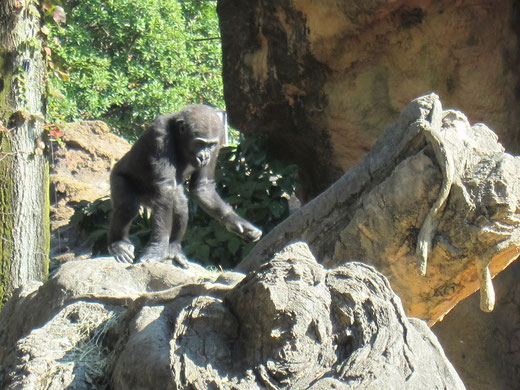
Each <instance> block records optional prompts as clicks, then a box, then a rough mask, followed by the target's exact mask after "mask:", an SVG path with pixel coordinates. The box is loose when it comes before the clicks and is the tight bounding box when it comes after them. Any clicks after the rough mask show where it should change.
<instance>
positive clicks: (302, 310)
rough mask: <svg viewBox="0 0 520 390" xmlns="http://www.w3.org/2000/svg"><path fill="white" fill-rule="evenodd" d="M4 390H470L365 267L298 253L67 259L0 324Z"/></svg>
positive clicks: (11, 305) (21, 294) (20, 295)
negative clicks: (204, 260) (230, 262)
mask: <svg viewBox="0 0 520 390" xmlns="http://www.w3.org/2000/svg"><path fill="white" fill-rule="evenodd" d="M0 364H1V365H2V366H3V371H4V375H3V380H2V379H0V382H1V383H0V385H1V386H2V388H3V389H6V390H10V389H19V388H48V389H63V388H74V389H90V388H93V386H100V385H107V383H108V382H110V386H111V388H112V389H115V390H117V389H192V388H198V389H206V388H218V389H237V388H238V389H265V388H268V389H315V390H318V389H323V390H325V389H331V388H336V389H374V388H378V389H383V388H387V389H388V388H395V389H424V388H429V389H433V388H438V389H445V388H448V389H453V390H457V389H464V385H463V384H462V382H461V380H460V379H459V377H458V376H457V374H456V372H455V370H454V369H453V367H452V366H451V364H450V363H449V362H448V360H447V359H446V357H445V355H444V353H443V351H442V348H441V347H440V345H439V343H438V342H437V340H436V338H435V336H434V335H433V333H432V332H431V331H430V330H429V329H428V327H427V326H426V325H425V323H424V322H422V321H420V320H415V319H409V318H407V317H406V315H405V314H404V311H403V308H402V306H401V302H400V300H399V298H398V297H397V296H396V295H395V294H394V293H393V292H392V290H391V289H390V285H389V284H388V281H387V280H386V278H385V277H384V276H383V275H381V274H380V273H378V272H377V271H376V270H374V269H373V268H372V267H370V266H367V265H365V264H362V263H355V262H354V263H348V264H345V265H343V266H340V267H338V268H335V269H332V270H325V269H324V268H323V267H322V266H321V265H319V264H318V263H317V262H316V260H315V258H314V257H313V255H312V254H311V253H310V251H309V249H308V247H307V245H305V244H304V243H296V244H293V245H290V246H289V247H287V248H285V249H284V250H282V251H280V252H279V253H278V254H276V255H275V256H274V257H273V259H272V260H271V261H269V262H268V263H267V264H265V265H264V266H262V267H261V268H260V269H258V270H257V271H255V272H251V273H249V274H248V275H247V276H245V277H244V275H243V274H240V273H236V272H227V273H223V274H219V273H215V272H213V273H212V272H209V271H205V270H204V269H201V268H200V267H196V266H194V265H192V267H191V269H189V270H183V269H179V268H177V267H175V266H172V265H171V264H162V263H156V262H154V263H147V264H137V265H130V266H128V265H123V264H120V263H116V262H115V261H114V260H113V259H110V258H99V259H91V260H86V261H71V262H68V263H65V264H64V265H63V266H62V267H61V268H60V270H59V271H58V272H57V273H56V274H55V275H54V276H53V277H51V279H50V280H49V281H48V282H46V283H45V284H43V285H41V286H40V287H39V288H38V286H28V287H27V288H26V289H25V290H19V291H18V292H17V294H16V295H15V297H14V298H13V299H12V300H11V301H9V302H8V304H7V305H6V307H5V308H4V310H3V311H2V313H1V316H0Z"/></svg>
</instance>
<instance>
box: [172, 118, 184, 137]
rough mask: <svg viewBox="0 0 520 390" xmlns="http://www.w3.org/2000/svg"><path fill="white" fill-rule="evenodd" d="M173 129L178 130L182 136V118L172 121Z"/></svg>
mask: <svg viewBox="0 0 520 390" xmlns="http://www.w3.org/2000/svg"><path fill="white" fill-rule="evenodd" d="M173 123H174V125H175V127H177V129H178V130H179V134H184V133H185V132H186V123H185V121H184V118H175V119H174V120H173Z"/></svg>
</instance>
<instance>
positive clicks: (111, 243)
mask: <svg viewBox="0 0 520 390" xmlns="http://www.w3.org/2000/svg"><path fill="white" fill-rule="evenodd" d="M110 196H111V199H112V209H113V211H112V220H111V222H110V228H109V230H108V251H109V253H110V254H111V255H112V256H114V257H115V259H116V260H117V261H120V262H124V263H132V262H133V261H134V246H133V245H132V243H131V242H130V239H129V238H128V234H129V232H130V226H131V225H132V221H133V220H134V218H135V217H136V215H137V213H138V212H139V198H138V196H137V193H136V191H135V189H134V188H133V186H132V185H131V183H129V182H128V179H126V178H124V177H123V176H120V175H118V174H115V173H112V175H110Z"/></svg>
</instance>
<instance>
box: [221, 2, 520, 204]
mask: <svg viewBox="0 0 520 390" xmlns="http://www.w3.org/2000/svg"><path fill="white" fill-rule="evenodd" d="M217 10H218V15H219V19H220V27H221V35H222V49H223V77H224V95H225V99H226V106H227V109H228V114H229V120H230V123H231V124H232V125H233V126H235V127H237V128H239V129H241V131H244V132H261V133H264V134H266V135H267V137H268V138H269V139H270V140H271V141H272V142H271V146H272V150H273V151H274V152H276V153H277V154H278V155H279V156H281V157H285V158H287V159H290V160H292V161H295V162H297V163H298V164H299V166H300V167H301V170H300V171H301V173H302V179H303V184H304V191H303V195H304V196H305V199H306V200H309V199H310V198H312V197H314V196H316V195H317V194H318V193H320V192H321V191H323V190H324V189H325V188H327V187H328V186H329V185H330V184H332V183H333V182H334V181H335V180H336V179H338V178H339V176H340V175H341V174H342V173H343V172H345V171H346V170H347V169H349V168H350V167H352V166H353V165H354V164H355V163H357V162H358V161H359V160H360V159H361V158H362V156H363V155H364V154H365V153H366V152H367V151H368V150H370V148H371V147H372V145H373V144H374V142H375V140H376V139H377V138H378V137H379V135H380V134H381V131H382V129H384V127H385V126H386V124H388V123H390V122H391V121H393V120H394V119H395V117H396V116H397V114H398V113H399V111H400V109H401V107H402V106H404V105H405V104H406V103H407V102H409V101H410V100H411V99H413V98H415V97H416V96H420V95H423V94H425V93H428V92H430V91H436V92H437V93H438V94H439V95H440V96H441V98H442V100H443V102H444V103H445V104H446V105H447V106H451V107H457V108H460V109H461V110H463V111H464V112H465V113H466V114H467V116H468V118H469V119H470V121H471V122H479V121H486V123H487V124H489V125H490V127H492V128H493V129H495V131H496V132H497V134H498V135H499V139H500V141H501V142H502V143H503V144H504V145H505V146H506V148H508V150H509V151H511V152H514V153H520V132H519V125H518V124H519V123H520V104H519V95H518V85H519V73H518V66H517V64H518V59H519V53H520V50H519V48H520V46H519V45H518V32H519V29H518V21H519V18H520V11H519V7H518V6H517V4H516V2H515V1H514V0H497V1H493V2H483V1H481V0H462V1H452V0H438V1H432V0H415V1H411V0H394V1H388V0H377V1H355V0H340V1H336V0H334V1H333V0H322V1H314V0H282V1H277V2H275V3H272V4H271V3H265V2H263V1H260V0H221V1H219V2H218V7H217Z"/></svg>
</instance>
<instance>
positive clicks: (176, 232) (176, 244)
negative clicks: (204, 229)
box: [168, 185, 188, 268]
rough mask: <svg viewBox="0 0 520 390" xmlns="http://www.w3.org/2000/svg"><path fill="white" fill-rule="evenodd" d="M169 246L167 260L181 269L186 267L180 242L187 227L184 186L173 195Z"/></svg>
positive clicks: (179, 187) (186, 199)
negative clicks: (173, 262)
mask: <svg viewBox="0 0 520 390" xmlns="http://www.w3.org/2000/svg"><path fill="white" fill-rule="evenodd" d="M172 218H173V220H172V230H171V234H170V244H169V246H168V258H170V259H172V260H173V261H175V262H176V263H177V264H179V265H180V266H181V267H184V268H187V267H188V259H187V258H186V256H185V255H184V253H183V252H182V248H181V241H182V238H183V237H184V233H185V232H186V227H187V226H188V198H186V194H185V193H184V186H182V185H179V186H177V187H176V189H175V193H174V194H173V214H172Z"/></svg>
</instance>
